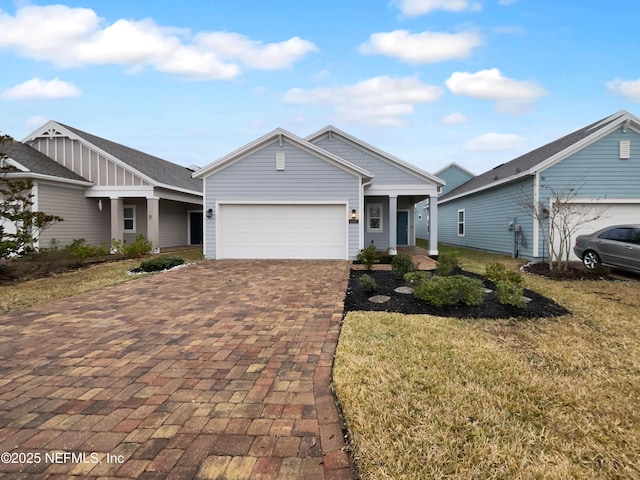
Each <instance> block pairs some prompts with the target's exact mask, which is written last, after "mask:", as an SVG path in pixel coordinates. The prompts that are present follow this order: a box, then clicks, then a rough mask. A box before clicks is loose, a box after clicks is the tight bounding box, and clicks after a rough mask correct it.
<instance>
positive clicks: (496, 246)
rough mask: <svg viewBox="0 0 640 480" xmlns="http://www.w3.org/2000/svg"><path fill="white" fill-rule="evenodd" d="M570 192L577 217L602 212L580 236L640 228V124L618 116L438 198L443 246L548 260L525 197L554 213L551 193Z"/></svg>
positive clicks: (630, 117) (625, 114)
mask: <svg viewBox="0 0 640 480" xmlns="http://www.w3.org/2000/svg"><path fill="white" fill-rule="evenodd" d="M569 189H571V195H570V201H571V202H573V203H575V207H576V209H577V211H588V210H589V209H592V210H593V209H598V210H600V212H602V216H601V218H599V219H598V220H596V221H593V222H589V223H585V224H584V225H580V226H579V228H578V231H577V232H576V233H575V236H577V235H579V234H582V233H590V232H593V231H596V230H598V229H600V228H603V227H605V226H608V225H615V224H624V223H640V119H638V118H637V117H635V116H634V115H632V114H630V113H629V112H626V111H624V110H623V111H620V112H617V113H615V114H613V115H611V116H609V117H606V118H604V119H602V120H599V121H597V122H595V123H592V124H590V125H587V126H586V127H584V128H581V129H579V130H577V131H575V132H573V133H570V134H568V135H566V136H564V137H562V138H560V139H558V140H555V141H553V142H551V143H549V144H547V145H544V146H542V147H539V148H537V149H535V150H533V151H531V152H529V153H527V154H525V155H522V156H520V157H518V158H516V159H514V160H512V161H510V162H508V163H504V164H502V165H499V166H497V167H495V168H493V169H492V170H489V171H488V172H485V173H483V174H481V175H479V176H477V177H474V178H472V179H471V180H469V181H467V182H465V183H464V184H462V185H460V186H458V187H457V188H454V189H452V190H450V191H448V192H447V193H446V194H444V195H442V196H441V197H440V199H439V208H438V216H439V221H438V223H439V240H440V241H441V242H442V243H447V244H451V245H460V246H464V247H470V248H477V249H481V250H487V251H493V252H500V253H506V254H512V255H514V256H519V257H524V258H528V259H531V260H534V261H542V260H545V259H547V258H548V251H545V250H546V248H545V245H544V241H543V238H542V233H541V231H540V228H539V226H538V224H537V223H536V220H535V219H534V218H533V217H534V216H533V214H532V212H531V211H527V209H526V208H523V206H522V204H523V201H522V199H523V198H527V199H528V200H529V201H530V202H531V204H532V205H536V206H537V207H538V208H541V209H551V208H552V204H551V203H552V201H553V200H552V198H553V195H552V192H556V193H557V192H562V191H567V190H569ZM580 209H583V210H580ZM573 240H574V239H572V242H573ZM571 255H572V256H571V258H572V259H574V260H576V258H575V257H573V252H571Z"/></svg>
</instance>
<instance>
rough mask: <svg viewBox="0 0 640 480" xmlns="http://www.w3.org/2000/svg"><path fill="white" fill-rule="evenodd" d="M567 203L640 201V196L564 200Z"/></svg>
mask: <svg viewBox="0 0 640 480" xmlns="http://www.w3.org/2000/svg"><path fill="white" fill-rule="evenodd" d="M563 201H564V202H566V203H586V204H588V203H613V204H616V203H640V198H579V197H574V198H570V199H567V200H563Z"/></svg>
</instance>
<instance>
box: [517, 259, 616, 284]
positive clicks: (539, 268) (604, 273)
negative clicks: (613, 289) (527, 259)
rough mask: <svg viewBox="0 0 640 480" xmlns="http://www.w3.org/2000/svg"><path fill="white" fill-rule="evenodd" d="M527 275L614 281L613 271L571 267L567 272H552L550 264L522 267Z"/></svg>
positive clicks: (553, 278) (605, 268) (606, 268)
mask: <svg viewBox="0 0 640 480" xmlns="http://www.w3.org/2000/svg"><path fill="white" fill-rule="evenodd" d="M522 269H523V270H524V271H525V272H527V273H532V274H533V275H539V276H541V277H545V278H549V279H551V280H609V281H611V280H614V278H613V277H612V276H611V269H610V268H608V267H600V268H598V269H596V270H595V271H589V270H586V269H584V268H582V267H577V266H573V265H569V268H568V269H567V270H550V269H549V264H548V263H542V262H541V263H527V264H526V265H524V266H523V267H522Z"/></svg>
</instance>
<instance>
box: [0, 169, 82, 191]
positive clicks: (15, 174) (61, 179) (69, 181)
mask: <svg viewBox="0 0 640 480" xmlns="http://www.w3.org/2000/svg"><path fill="white" fill-rule="evenodd" d="M6 176H7V177H10V178H32V179H36V180H45V181H49V182H56V183H66V184H69V185H80V186H83V187H91V186H93V182H90V181H88V180H74V179H72V178H64V177H56V176H54V175H45V174H43V173H32V172H30V171H28V170H27V171H24V172H9V173H7V174H6Z"/></svg>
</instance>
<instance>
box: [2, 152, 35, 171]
mask: <svg viewBox="0 0 640 480" xmlns="http://www.w3.org/2000/svg"><path fill="white" fill-rule="evenodd" d="M0 167H1V168H6V167H13V168H16V169H18V170H20V171H21V172H30V171H31V170H29V169H28V168H27V167H25V166H24V165H22V164H21V163H20V162H18V161H17V160H14V159H13V158H11V157H8V156H7V157H4V158H0ZM6 173H10V172H6Z"/></svg>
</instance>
